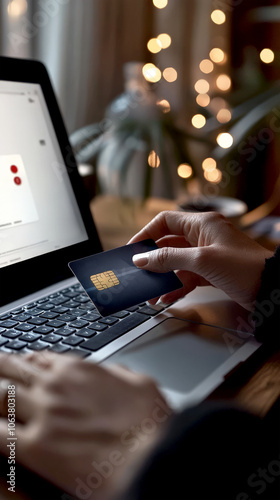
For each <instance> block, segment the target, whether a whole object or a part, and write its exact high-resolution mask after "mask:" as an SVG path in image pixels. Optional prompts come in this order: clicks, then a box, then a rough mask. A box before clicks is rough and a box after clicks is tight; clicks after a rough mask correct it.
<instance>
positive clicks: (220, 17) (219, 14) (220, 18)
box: [211, 9, 226, 24]
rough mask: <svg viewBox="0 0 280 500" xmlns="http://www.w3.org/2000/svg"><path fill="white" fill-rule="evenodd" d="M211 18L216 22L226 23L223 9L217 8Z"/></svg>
mask: <svg viewBox="0 0 280 500" xmlns="http://www.w3.org/2000/svg"><path fill="white" fill-rule="evenodd" d="M211 19H212V21H213V23H215V24H224V23H225V22H226V15H225V13H224V12H223V11H222V10H220V9H216V10H213V12H212V13H211Z"/></svg>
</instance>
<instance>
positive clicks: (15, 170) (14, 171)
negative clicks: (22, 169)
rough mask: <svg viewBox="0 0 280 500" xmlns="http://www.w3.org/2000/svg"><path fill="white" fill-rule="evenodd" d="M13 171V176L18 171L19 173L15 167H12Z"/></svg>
mask: <svg viewBox="0 0 280 500" xmlns="http://www.w3.org/2000/svg"><path fill="white" fill-rule="evenodd" d="M11 171H12V172H13V174H16V173H17V171H18V168H17V167H16V166H15V165H12V166H11Z"/></svg>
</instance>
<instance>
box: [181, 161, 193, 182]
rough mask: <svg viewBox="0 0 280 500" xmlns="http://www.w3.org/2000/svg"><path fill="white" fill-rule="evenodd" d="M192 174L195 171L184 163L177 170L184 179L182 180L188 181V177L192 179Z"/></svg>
mask: <svg viewBox="0 0 280 500" xmlns="http://www.w3.org/2000/svg"><path fill="white" fill-rule="evenodd" d="M192 173H193V169H192V167H191V166H190V165H188V164H187V163H182V164H181V165H179V167H178V168H177V174H178V175H179V177H182V179H188V177H191V175H192Z"/></svg>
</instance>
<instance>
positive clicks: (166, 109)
mask: <svg viewBox="0 0 280 500" xmlns="http://www.w3.org/2000/svg"><path fill="white" fill-rule="evenodd" d="M157 105H158V106H160V107H161V108H162V111H163V113H169V111H170V110H171V106H170V102H169V101H167V99H161V100H160V101H157Z"/></svg>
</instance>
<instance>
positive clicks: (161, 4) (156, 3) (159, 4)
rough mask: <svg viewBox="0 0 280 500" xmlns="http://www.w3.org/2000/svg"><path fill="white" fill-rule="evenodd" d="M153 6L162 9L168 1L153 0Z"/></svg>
mask: <svg viewBox="0 0 280 500" xmlns="http://www.w3.org/2000/svg"><path fill="white" fill-rule="evenodd" d="M153 4H154V6H155V7H157V8H158V9H164V7H166V5H167V4H168V0H153Z"/></svg>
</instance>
